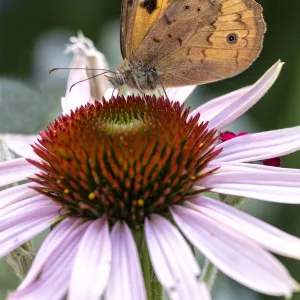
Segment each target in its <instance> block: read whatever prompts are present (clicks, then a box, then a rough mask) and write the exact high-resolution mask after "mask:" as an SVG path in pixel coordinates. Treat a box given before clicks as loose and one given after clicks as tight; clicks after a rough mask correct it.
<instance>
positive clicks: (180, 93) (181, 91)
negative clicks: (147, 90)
mask: <svg viewBox="0 0 300 300" xmlns="http://www.w3.org/2000/svg"><path fill="white" fill-rule="evenodd" d="M196 87H197V86H196V85H188V86H184V87H177V88H167V89H166V93H167V95H168V98H169V99H170V100H173V101H179V102H180V103H184V101H185V100H186V99H187V98H188V97H189V96H190V95H191V93H192V92H193V91H194V90H195V88H196Z"/></svg>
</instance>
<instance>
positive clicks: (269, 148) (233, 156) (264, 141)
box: [214, 126, 300, 163]
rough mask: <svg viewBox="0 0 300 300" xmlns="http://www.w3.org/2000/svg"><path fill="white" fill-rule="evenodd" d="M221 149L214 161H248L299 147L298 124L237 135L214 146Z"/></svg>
mask: <svg viewBox="0 0 300 300" xmlns="http://www.w3.org/2000/svg"><path fill="white" fill-rule="evenodd" d="M221 148H222V149H223V150H222V152H221V153H220V154H219V155H218V156H217V157H216V158H215V159H214V162H216V163H217V162H250V161H258V160H263V159H268V158H273V157H277V156H283V155H286V154H289V153H293V152H295V151H297V150H299V149H300V126H297V127H293V128H288V129H280V130H274V131H266V132H261V133H253V134H247V135H243V136H237V137H235V138H234V139H231V140H228V141H226V142H223V143H221V144H219V145H217V146H216V150H218V149H221Z"/></svg>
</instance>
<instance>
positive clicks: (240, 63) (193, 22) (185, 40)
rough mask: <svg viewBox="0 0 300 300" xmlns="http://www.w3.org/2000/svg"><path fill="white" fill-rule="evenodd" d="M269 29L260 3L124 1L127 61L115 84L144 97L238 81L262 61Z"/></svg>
mask: <svg viewBox="0 0 300 300" xmlns="http://www.w3.org/2000/svg"><path fill="white" fill-rule="evenodd" d="M265 29H266V27H265V23H264V20H263V16H262V8H261V6H260V5H259V4H258V3H256V2H255V1H254V0H123V4H122V19H121V51H122V55H123V58H124V61H123V62H122V64H121V66H120V67H119V69H118V70H117V72H116V76H115V78H112V80H111V82H112V83H113V84H114V85H115V86H116V87H120V86H121V85H123V84H126V85H128V86H130V87H133V88H136V89H138V90H139V91H141V92H144V91H148V90H153V89H155V88H156V87H157V86H158V85H162V86H163V87H165V88H166V87H178V86H185V85H199V84H203V83H208V82H213V81H217V80H221V79H225V78H228V77H232V76H235V75H237V74H239V73H241V72H242V71H244V70H245V69H247V68H248V67H249V66H250V65H251V64H252V63H253V61H254V60H255V59H256V58H257V57H258V55H259V53H260V52H261V49H262V40H263V36H264V33H265Z"/></svg>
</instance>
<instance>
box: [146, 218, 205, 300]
mask: <svg viewBox="0 0 300 300" xmlns="http://www.w3.org/2000/svg"><path fill="white" fill-rule="evenodd" d="M145 234H146V241H147V246H148V250H149V255H150V259H151V262H152V265H153V268H154V271H155V274H156V276H157V278H158V280H159V281H160V283H161V284H162V285H163V287H164V288H165V289H166V291H167V293H168V295H169V297H170V299H172V300H173V299H203V300H204V299H210V296H209V294H208V292H207V290H206V288H205V286H204V285H203V284H201V283H200V280H199V278H200V269H199V266H198V263H197V262H196V260H195V258H194V256H193V254H192V252H191V249H190V248H189V246H188V244H187V242H186V241H185V240H184V238H183V236H182V235H181V234H180V232H179V231H178V230H177V229H176V228H175V227H174V226H173V225H172V224H171V223H170V222H169V221H168V220H166V219H165V218H163V217H161V216H159V215H151V216H149V217H148V218H146V221H145ZM183 258H184V259H183Z"/></svg>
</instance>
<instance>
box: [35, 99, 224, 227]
mask: <svg viewBox="0 0 300 300" xmlns="http://www.w3.org/2000/svg"><path fill="white" fill-rule="evenodd" d="M198 120H199V115H197V116H195V117H193V118H190V119H189V120H188V110H184V108H183V106H180V104H179V103H178V102H171V101H168V100H165V99H164V98H158V99H157V98H156V97H155V96H153V97H145V98H140V97H134V96H130V97H128V98H127V99H124V98H123V97H118V98H113V99H111V100H110V101H104V102H103V103H102V104H100V103H98V102H96V104H95V105H92V104H87V105H86V106H85V107H80V108H79V109H77V110H76V111H75V112H72V113H71V114H70V116H67V115H66V116H62V117H59V118H58V119H57V120H56V121H54V122H53V123H51V124H50V125H49V126H48V128H47V130H46V131H44V132H42V133H41V139H40V140H39V144H36V145H35V146H33V148H34V151H35V153H36V154H37V155H38V156H39V157H40V158H41V161H40V162H37V161H32V160H29V162H30V163H32V164H34V165H35V166H36V167H38V168H39V169H40V172H39V173H38V174H37V177H36V178H33V179H32V180H33V181H35V182H37V183H38V184H39V185H40V186H39V187H38V188H36V189H37V190H38V191H39V192H40V193H43V194H45V195H47V196H49V197H51V198H53V199H54V200H55V201H58V202H60V203H61V204H62V205H63V206H64V207H65V208H66V210H67V211H68V212H69V214H70V215H72V216H82V217H85V218H89V219H95V218H98V217H101V216H103V215H106V216H107V218H108V219H109V220H110V221H111V223H114V222H115V221H117V220H125V221H126V222H127V223H128V224H129V225H130V226H132V227H137V226H139V225H141V224H143V221H144V218H145V216H147V215H148V214H151V213H159V214H167V213H168V208H169V206H170V205H172V204H175V203H181V202H182V201H184V200H185V199H186V197H188V196H190V195H192V194H194V193H196V192H199V191H195V189H194V188H193V185H194V183H195V182H196V181H198V180H199V179H201V178H203V177H204V176H207V175H208V174H209V173H208V172H207V171H205V167H206V165H207V163H208V162H209V161H210V160H211V159H213V158H214V157H215V156H216V155H217V154H218V153H219V152H216V151H214V142H215V140H216V138H217V136H216V132H215V131H213V130H211V131H209V130H208V129H207V124H206V123H201V124H200V123H199V122H198Z"/></svg>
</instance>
